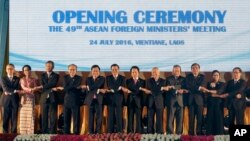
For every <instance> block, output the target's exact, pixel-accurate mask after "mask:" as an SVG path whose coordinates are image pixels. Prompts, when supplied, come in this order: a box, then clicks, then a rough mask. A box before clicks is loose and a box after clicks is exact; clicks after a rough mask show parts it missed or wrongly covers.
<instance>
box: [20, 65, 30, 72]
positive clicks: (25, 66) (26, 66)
mask: <svg viewBox="0 0 250 141" xmlns="http://www.w3.org/2000/svg"><path fill="white" fill-rule="evenodd" d="M24 68H28V69H29V71H31V67H30V65H24V66H23V68H22V70H23V71H24Z"/></svg>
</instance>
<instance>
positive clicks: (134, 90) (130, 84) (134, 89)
mask: <svg viewBox="0 0 250 141" xmlns="http://www.w3.org/2000/svg"><path fill="white" fill-rule="evenodd" d="M126 85H127V88H128V89H129V90H130V91H131V93H130V94H129V95H128V104H129V103H131V102H132V101H133V99H134V100H135V103H136V105H137V107H138V108H140V107H141V100H142V96H143V91H141V90H139V88H140V87H142V88H145V85H146V82H145V80H143V79H141V78H139V79H138V80H137V82H136V83H134V79H133V78H130V79H128V80H127V81H126Z"/></svg>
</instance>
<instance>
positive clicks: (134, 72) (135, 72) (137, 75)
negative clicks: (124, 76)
mask: <svg viewBox="0 0 250 141" xmlns="http://www.w3.org/2000/svg"><path fill="white" fill-rule="evenodd" d="M131 77H133V78H134V79H135V78H138V77H139V71H138V70H137V69H135V68H134V69H132V70H131Z"/></svg>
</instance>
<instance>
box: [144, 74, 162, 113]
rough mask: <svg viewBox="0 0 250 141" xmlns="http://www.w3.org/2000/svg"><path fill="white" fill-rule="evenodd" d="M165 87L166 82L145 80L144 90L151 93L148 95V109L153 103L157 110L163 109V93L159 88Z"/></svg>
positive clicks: (151, 79) (160, 79) (152, 79)
mask: <svg viewBox="0 0 250 141" xmlns="http://www.w3.org/2000/svg"><path fill="white" fill-rule="evenodd" d="M163 86H166V81H165V80H164V79H162V78H159V79H158V81H157V82H156V81H155V79H154V78H149V79H147V82H146V88H147V89H148V90H150V91H151V92H152V94H149V95H148V107H152V106H153V104H154V103H155V106H156V108H157V109H159V108H164V104H163V93H164V92H163V91H161V87H163Z"/></svg>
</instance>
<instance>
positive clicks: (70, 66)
mask: <svg viewBox="0 0 250 141" xmlns="http://www.w3.org/2000/svg"><path fill="white" fill-rule="evenodd" d="M71 66H74V67H76V69H77V65H76V64H70V65H68V68H69V67H71Z"/></svg>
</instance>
